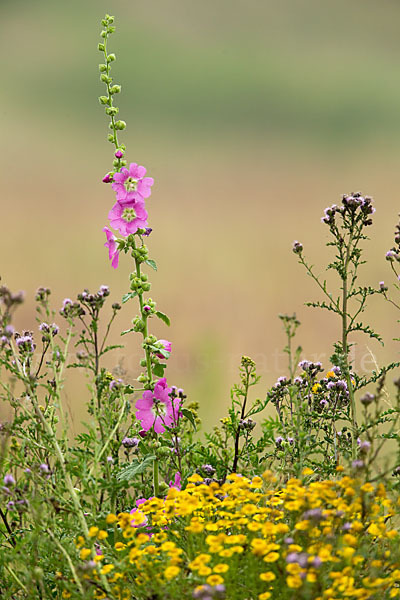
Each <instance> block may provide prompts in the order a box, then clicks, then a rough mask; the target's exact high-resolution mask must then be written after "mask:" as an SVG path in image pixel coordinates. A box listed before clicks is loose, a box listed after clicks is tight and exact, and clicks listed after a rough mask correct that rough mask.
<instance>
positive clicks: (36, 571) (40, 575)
mask: <svg viewBox="0 0 400 600" xmlns="http://www.w3.org/2000/svg"><path fill="white" fill-rule="evenodd" d="M33 576H34V578H35V579H37V580H39V579H43V569H41V568H40V567H35V568H34V569H33Z"/></svg>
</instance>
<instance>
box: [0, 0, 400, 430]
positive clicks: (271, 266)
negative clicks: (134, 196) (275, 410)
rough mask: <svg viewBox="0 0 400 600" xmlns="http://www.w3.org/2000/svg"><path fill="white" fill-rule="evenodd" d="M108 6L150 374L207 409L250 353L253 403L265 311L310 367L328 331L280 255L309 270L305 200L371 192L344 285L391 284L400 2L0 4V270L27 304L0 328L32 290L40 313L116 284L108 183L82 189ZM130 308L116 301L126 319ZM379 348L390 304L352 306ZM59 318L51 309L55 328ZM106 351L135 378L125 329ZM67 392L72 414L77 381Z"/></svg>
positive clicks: (97, 126)
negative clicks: (44, 305)
mask: <svg viewBox="0 0 400 600" xmlns="http://www.w3.org/2000/svg"><path fill="white" fill-rule="evenodd" d="M105 12H109V13H110V14H114V15H115V18H116V26H117V32H116V34H115V35H114V36H113V38H112V42H111V46H110V49H111V50H112V51H115V53H116V55H117V62H116V63H114V70H113V75H114V78H115V82H116V83H120V84H122V94H121V95H120V96H119V97H118V98H117V101H118V105H119V106H120V118H122V119H124V120H126V121H127V123H128V127H127V129H126V130H125V132H123V134H122V135H121V136H120V139H121V141H123V142H124V143H126V145H127V148H128V154H127V157H128V160H130V161H135V162H139V163H140V164H144V165H145V166H146V167H147V168H148V171H149V174H151V175H152V176H154V178H155V181H156V184H155V187H154V188H153V195H152V197H151V199H150V200H149V202H148V209H149V213H150V226H151V227H153V230H154V231H153V234H152V236H151V237H150V238H149V246H150V251H151V255H152V257H153V258H155V259H156V260H157V262H158V265H159V271H158V273H157V274H155V275H154V277H153V275H152V279H153V282H154V284H153V288H152V292H151V296H152V297H153V298H154V299H156V300H157V302H158V307H159V309H160V310H163V311H165V312H167V313H168V314H169V315H170V317H171V320H172V326H171V330H168V331H167V330H166V328H165V326H164V325H163V324H162V323H154V328H155V331H156V333H157V334H158V335H159V337H162V338H168V339H171V341H172V343H173V353H172V356H171V359H170V364H169V368H168V381H169V383H170V384H176V385H178V386H182V387H184V388H185V389H186V391H187V392H188V394H189V397H190V398H191V399H192V400H196V401H198V402H200V405H201V414H202V416H203V417H204V418H205V419H206V421H207V422H209V421H210V419H211V416H212V420H213V421H215V418H216V417H222V416H223V414H224V407H225V406H226V404H227V402H228V401H229V388H230V386H231V384H232V383H233V382H234V381H235V380H236V368H237V365H238V364H239V361H240V356H241V354H247V355H250V356H252V357H253V358H254V359H255V360H256V361H257V363H258V366H259V372H260V374H261V375H262V377H263V378H262V383H261V385H260V386H259V388H258V393H259V395H260V396H263V395H264V390H265V389H266V387H267V385H270V384H272V383H274V381H275V379H276V377H277V376H278V375H281V374H283V373H285V358H284V356H283V355H282V353H281V348H282V347H283V345H284V338H283V335H282V333H281V326H280V322H279V320H278V318H277V315H278V313H285V312H286V313H292V312H294V311H295V312H296V313H297V316H298V317H299V319H300V320H301V321H302V323H303V325H302V327H301V328H300V331H299V338H300V341H301V343H302V345H303V347H304V357H306V358H309V359H319V360H323V361H324V362H325V364H326V365H328V357H329V355H330V351H331V345H332V342H333V341H334V340H335V339H336V338H337V337H338V327H339V323H337V322H336V321H335V319H334V318H333V317H331V315H329V314H326V315H325V314H323V313H319V312H316V311H312V310H311V309H308V308H306V307H304V302H305V301H306V300H311V299H316V298H318V291H317V290H316V289H314V286H313V284H312V282H311V281H309V278H307V277H306V275H305V273H304V272H302V269H301V267H300V266H299V265H297V264H296V257H295V256H294V255H293V253H292V252H291V245H292V242H293V240H294V239H300V240H301V241H302V242H303V243H304V246H305V250H306V254H307V255H308V257H309V259H310V260H311V261H312V262H314V263H315V264H316V265H317V266H316V269H317V271H322V270H323V265H324V264H325V263H326V262H327V260H328V258H329V252H328V250H327V249H326V248H325V247H324V243H325V242H326V241H327V228H326V226H323V225H322V224H321V223H320V217H321V216H322V214H323V209H324V208H325V207H326V206H327V205H330V204H333V203H335V202H339V201H340V195H341V194H342V193H350V192H352V191H358V190H361V191H363V192H364V193H367V194H370V195H373V196H374V198H375V206H376V208H377V212H376V216H375V225H374V227H373V228H371V230H370V234H371V238H372V241H371V242H369V244H368V257H369V262H368V267H366V268H365V270H364V275H363V278H362V281H363V282H365V283H368V284H371V285H374V284H377V282H378V281H379V280H382V279H387V280H388V281H389V280H390V279H391V274H390V270H389V268H388V265H387V264H386V263H385V259H384V254H385V251H386V250H387V249H388V248H389V247H391V245H392V238H393V228H394V225H395V223H396V220H397V213H398V209H399V203H398V200H397V198H398V191H399V190H400V171H399V167H398V164H399V158H400V37H399V35H398V23H399V20H400V3H399V2H397V1H395V0H392V1H390V0H383V1H382V0H381V1H380V2H378V1H372V0H362V1H356V0H353V1H352V2H348V1H343V0H336V1H335V2H320V0H308V1H299V0H290V1H288V0H281V1H280V2H272V1H270V0H264V1H261V0H259V1H256V0H229V1H228V0H218V1H215V0H214V1H211V0H203V2H190V1H188V0H140V1H139V0H131V1H129V2H126V1H122V0H112V1H111V0H109V1H108V2H105V1H103V0H96V1H86V2H77V1H76V0H69V1H68V2H61V1H59V0H35V1H33V0H29V1H28V0H1V2H0V50H1V56H2V75H1V81H2V82H1V88H0V114H1V130H2V135H1V139H0V147H1V157H2V161H1V164H2V168H1V174H2V176H1V206H2V232H1V236H0V253H1V254H0V255H1V267H0V272H1V275H2V278H3V282H4V283H6V284H8V285H9V286H10V287H12V288H14V289H15V290H17V289H21V288H22V289H24V290H25V291H26V293H27V301H26V303H25V304H24V306H23V308H22V309H21V311H20V314H19V317H18V320H17V325H18V327H19V328H21V329H22V328H27V329H31V328H33V327H34V318H35V312H34V302H33V297H34V292H35V290H36V289H37V287H38V286H39V285H46V286H49V287H51V288H52V289H53V302H54V305H55V306H56V307H59V306H60V304H61V302H62V299H63V298H64V297H75V295H76V294H77V293H78V292H79V291H81V290H82V289H83V288H84V287H88V288H89V289H91V290H96V289H97V288H98V286H99V285H100V284H105V283H106V284H108V285H110V287H111V290H112V300H113V301H118V300H119V299H120V298H121V296H122V294H123V293H124V292H125V291H126V289H127V277H128V274H129V270H130V265H129V262H128V260H127V259H125V260H124V259H123V260H121V266H120V268H119V269H118V270H117V271H114V270H113V269H111V267H110V264H109V262H108V258H107V255H106V249H105V248H104V247H103V244H104V241H105V239H104V234H103V233H102V231H101V230H102V228H103V226H104V225H106V224H107V213H108V210H109V209H110V207H111V206H112V203H113V200H114V195H113V193H112V190H111V189H110V187H109V186H106V185H104V184H102V183H101V179H102V177H103V175H104V174H105V173H106V172H107V171H108V170H109V168H110V165H111V161H112V147H111V145H110V144H109V143H108V142H107V141H106V135H107V121H106V119H105V116H104V114H103V110H102V107H101V106H100V105H99V104H98V101H97V97H98V96H99V95H100V94H102V93H103V86H102V84H101V83H100V81H99V77H98V71H97V65H98V63H99V62H100V58H101V56H100V53H99V52H98V50H97V43H98V42H99V41H100V38H99V32H100V29H101V25H100V20H101V18H102V17H103V15H104V13H105ZM134 314H136V313H135V311H134V306H133V304H128V305H126V306H125V307H124V310H123V311H121V315H120V317H119V320H118V323H117V327H116V330H115V335H114V341H116V342H118V341H120V340H119V336H118V331H120V330H122V329H125V328H127V327H129V325H130V319H131V318H132V317H133V316H134ZM369 317H370V318H371V321H372V323H373V324H374V326H375V327H376V328H377V329H378V330H379V331H381V332H383V334H384V336H385V339H386V341H387V343H386V346H385V348H384V349H382V348H380V347H379V345H378V344H377V343H376V342H371V343H368V344H367V346H368V348H367V347H366V346H365V344H364V343H363V342H362V340H361V339H360V344H359V346H357V349H356V355H355V360H356V364H357V366H358V368H359V369H361V370H370V369H371V367H372V360H371V356H370V354H369V350H371V352H372V353H373V354H374V355H375V357H376V360H377V362H378V363H379V364H382V363H383V362H384V361H385V360H388V359H391V360H396V359H397V358H398V346H396V344H395V343H394V342H392V341H391V339H392V338H393V337H395V336H396V335H397V336H398V325H397V323H396V319H397V315H396V312H395V309H394V308H393V307H391V306H389V305H386V304H385V303H384V302H383V299H382V298H378V299H377V300H376V301H374V302H372V303H371V310H370V312H369ZM60 321H61V317H59V318H58V322H60ZM124 341H125V343H126V344H127V346H126V349H125V351H124V352H116V353H115V354H114V356H113V357H112V358H111V355H110V359H109V362H108V363H107V366H108V367H109V368H110V369H113V368H115V367H116V365H117V364H118V363H120V362H121V361H122V366H123V368H124V369H125V370H126V376H125V379H127V380H128V381H132V380H133V379H134V377H136V376H137V362H138V359H139V355H140V344H139V343H138V342H139V340H138V339H136V338H134V337H132V338H131V339H130V340H127V338H124ZM81 383H82V382H80V383H79V381H78V379H77V380H76V381H75V384H74V385H73V386H72V387H70V388H68V389H67V394H68V401H69V403H70V406H71V414H72V415H73V418H74V420H75V421H78V422H79V414H80V408H79V407H80V406H81V405H82V404H83V402H84V387H83V386H82V385H81Z"/></svg>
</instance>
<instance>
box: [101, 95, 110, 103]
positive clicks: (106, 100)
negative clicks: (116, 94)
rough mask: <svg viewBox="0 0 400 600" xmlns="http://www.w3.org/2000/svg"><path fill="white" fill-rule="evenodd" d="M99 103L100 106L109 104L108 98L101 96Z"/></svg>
mask: <svg viewBox="0 0 400 600" xmlns="http://www.w3.org/2000/svg"><path fill="white" fill-rule="evenodd" d="M99 102H100V104H108V103H109V100H108V97H107V96H99Z"/></svg>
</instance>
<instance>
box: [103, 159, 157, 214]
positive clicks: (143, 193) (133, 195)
mask: <svg viewBox="0 0 400 600" xmlns="http://www.w3.org/2000/svg"><path fill="white" fill-rule="evenodd" d="M145 175H146V169H145V168H144V167H141V166H139V165H138V164H137V163H131V164H130V165H129V169H127V168H126V167H122V169H121V170H120V171H119V172H117V173H114V177H113V184H112V186H111V187H112V189H113V190H114V191H115V192H116V194H117V200H118V202H119V203H120V204H123V205H125V204H128V203H129V202H131V201H132V200H144V199H145V198H148V197H149V196H150V194H151V186H152V185H153V183H154V179H153V178H152V177H145Z"/></svg>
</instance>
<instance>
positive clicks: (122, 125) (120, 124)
mask: <svg viewBox="0 0 400 600" xmlns="http://www.w3.org/2000/svg"><path fill="white" fill-rule="evenodd" d="M125 127H126V123H125V121H117V122H116V123H115V128H116V129H120V130H122V129H125Z"/></svg>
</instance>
